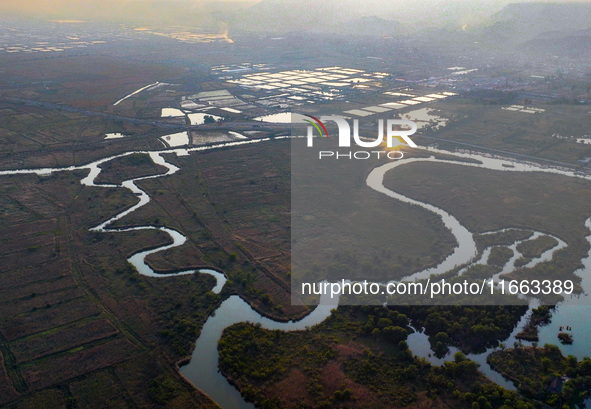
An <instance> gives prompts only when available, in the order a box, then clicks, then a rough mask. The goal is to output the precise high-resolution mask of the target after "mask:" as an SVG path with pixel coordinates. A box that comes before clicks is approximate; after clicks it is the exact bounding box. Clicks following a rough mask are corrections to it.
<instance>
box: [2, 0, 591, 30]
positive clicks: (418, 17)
mask: <svg viewBox="0 0 591 409" xmlns="http://www.w3.org/2000/svg"><path fill="white" fill-rule="evenodd" d="M511 3H586V4H591V0H585V1H573V0H566V1H560V2H553V1H550V0H542V1H535V0H520V1H511V0H493V1H487V2H484V1H479V0H460V1H453V0H411V1H403V0H394V1H388V0H368V1H365V2H362V3H359V2H356V1H352V0H333V1H330V0H329V1H318V0H304V1H294V0H106V1H97V0H83V1H76V0H42V1H39V0H4V1H2V3H1V4H0V13H2V14H3V15H5V16H17V17H23V16H24V17H34V18H45V19H80V20H88V21H111V22H116V23H132V24H134V23H137V24H140V23H146V24H174V23H178V25H185V24H190V25H192V24H193V23H195V24H203V23H204V22H205V23H207V22H211V20H212V19H213V17H212V14H213V15H214V16H215V19H217V20H224V17H225V16H229V17H230V19H231V18H232V13H235V12H236V10H240V9H245V8H250V10H249V12H250V11H252V10H257V9H258V10H265V9H267V10H268V9H269V8H271V9H272V8H278V9H281V8H282V7H284V8H285V10H282V11H283V12H288V11H289V10H290V9H292V11H293V12H294V13H297V12H299V10H301V8H302V7H304V8H305V9H306V10H308V9H309V10H314V13H312V14H315V15H316V16H315V18H317V19H320V21H321V22H322V21H323V20H326V21H328V22H330V21H331V17H333V16H331V14H342V15H346V16H349V17H350V18H349V20H354V19H355V18H361V17H369V16H375V17H379V18H381V19H384V20H387V21H396V22H399V23H402V24H403V25H404V26H405V27H406V29H407V30H410V31H414V30H415V29H423V28H440V27H447V28H449V27H467V26H477V25H480V24H483V23H485V22H487V21H488V20H489V19H490V18H491V17H492V16H493V15H494V14H495V13H497V12H499V11H501V10H502V9H503V7H505V6H506V5H508V4H511ZM353 13H354V14H353ZM306 14H308V13H306ZM336 21H337V22H338V21H339V20H338V19H336ZM270 23H271V25H272V22H270ZM257 24H258V25H261V27H258V26H257V27H256V28H260V29H261V30H264V29H265V23H264V22H262V23H257Z"/></svg>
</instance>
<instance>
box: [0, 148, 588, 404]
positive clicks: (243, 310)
mask: <svg viewBox="0 0 591 409" xmlns="http://www.w3.org/2000/svg"><path fill="white" fill-rule="evenodd" d="M284 138H287V137H282V138H280V139H284ZM275 139H278V138H275ZM270 140H271V139H270V138H263V139H254V140H243V141H237V142H229V143H222V144H217V145H211V146H203V147H197V148H189V149H182V150H177V149H169V150H163V151H132V152H126V153H123V154H119V155H114V156H111V157H107V158H103V159H99V160H97V161H94V162H92V163H89V164H87V165H82V166H69V167H63V168H45V169H18V170H8V171H0V176H2V175H18V174H38V175H47V174H51V173H53V172H64V171H74V170H80V169H87V170H89V174H88V176H86V177H85V178H83V179H82V180H81V183H82V184H84V185H86V186H97V187H108V188H114V187H122V188H126V189H128V190H130V191H131V192H133V193H134V194H135V195H136V196H137V197H138V199H139V200H138V203H136V204H135V205H134V206H132V207H130V208H129V209H127V210H125V211H122V212H120V213H118V214H116V215H114V216H113V217H111V218H110V219H108V220H106V221H104V222H102V223H100V224H99V225H97V226H94V227H91V228H90V230H91V231H97V232H118V231H121V232H123V231H130V230H147V229H152V230H160V231H162V232H164V233H166V234H168V235H169V236H170V238H171V240H172V243H170V244H167V245H163V246H160V247H158V248H154V249H150V250H145V251H140V252H137V253H135V254H133V255H132V256H131V257H129V259H128V261H129V262H130V263H131V264H132V265H133V266H134V267H135V268H136V269H137V271H138V272H139V273H140V274H142V275H145V276H149V277H157V278H160V279H162V278H165V277H168V276H171V275H182V274H195V273H201V274H209V275H212V276H214V277H215V278H216V285H215V286H214V288H213V289H212V291H214V292H216V293H219V292H220V291H221V290H222V288H223V286H224V284H225V282H226V278H225V277H224V275H223V274H222V273H220V272H217V271H214V270H211V269H201V270H197V271H195V270H181V271H176V272H174V273H170V274H159V273H156V272H154V271H153V270H152V268H151V267H150V266H149V265H148V264H147V263H146V262H145V258H146V257H147V256H148V255H150V254H154V253H156V252H159V251H164V250H167V249H170V248H173V247H177V246H181V245H183V244H184V243H185V241H186V240H187V238H186V237H185V236H184V235H183V234H182V233H180V232H178V231H176V230H173V229H170V228H167V227H160V226H149V225H148V226H140V227H132V228H119V229H116V228H109V226H110V225H111V224H112V223H114V222H115V221H117V220H120V219H122V218H123V217H125V216H127V215H129V214H130V213H132V212H134V211H136V210H137V209H139V208H140V207H142V206H145V205H146V204H147V203H149V201H150V197H149V195H148V194H147V193H146V192H145V191H143V190H141V189H140V188H139V187H137V185H136V184H135V182H137V181H140V180H145V179H151V178H159V177H166V176H169V175H172V174H174V173H176V172H177V171H178V170H179V168H178V167H176V166H175V165H173V164H170V163H168V162H167V161H166V160H165V159H164V157H163V156H162V154H177V155H186V153H187V152H197V151H205V150H211V149H220V148H227V147H232V146H240V145H244V144H252V143H261V142H267V141H270ZM431 150H432V151H434V153H439V152H441V153H445V154H448V155H454V156H457V157H460V158H470V159H476V160H478V161H480V162H481V163H480V164H477V163H468V162H457V161H450V160H441V159H435V158H420V159H418V158H414V159H404V160H399V161H393V162H388V163H387V164H385V165H382V166H379V167H377V168H375V169H374V170H373V171H372V172H371V173H370V174H369V176H368V177H367V186H368V187H369V188H371V189H374V190H376V191H378V192H380V193H382V194H385V195H387V196H389V197H391V198H393V199H395V200H400V201H403V202H406V203H410V204H415V205H418V206H421V207H423V208H424V209H426V210H428V211H431V212H434V213H436V214H438V215H439V216H440V217H441V218H442V220H443V223H444V225H445V226H446V227H447V228H448V229H449V230H450V231H451V232H452V234H453V235H454V237H455V238H456V241H457V243H458V245H457V247H456V248H455V249H454V251H453V253H452V254H451V255H449V256H448V257H447V258H446V259H445V260H444V261H443V262H442V263H440V264H439V265H438V266H436V267H433V268H429V269H425V270H423V271H420V272H418V273H415V274H413V275H411V276H409V277H406V278H405V279H406V280H408V279H410V280H413V279H420V278H426V277H429V276H431V275H432V274H441V273H443V272H445V271H448V270H449V269H451V268H454V267H456V266H459V265H462V264H466V263H468V264H479V263H480V264H484V263H485V262H486V258H487V255H488V252H489V251H490V249H485V251H484V253H483V254H482V255H481V256H480V257H479V258H478V259H476V258H477V251H476V244H475V242H474V238H473V233H472V232H470V231H469V230H468V229H467V228H466V227H464V226H462V224H461V223H460V222H459V221H458V220H457V219H456V218H455V217H453V216H452V215H451V214H449V213H447V212H445V211H444V210H442V209H440V208H438V207H436V206H433V205H431V204H429V203H424V202H420V201H418V200H414V199H411V198H409V197H406V196H404V195H402V194H400V193H397V192H394V191H392V190H390V189H388V188H386V187H385V186H384V184H383V180H384V176H385V175H386V174H387V173H388V172H390V171H393V170H394V169H395V168H396V167H398V166H403V165H405V164H409V163H413V162H425V161H429V162H441V163H453V164H454V165H461V166H469V167H480V168H484V169H489V170H498V171H509V172H511V171H512V172H548V173H557V174H561V175H564V176H569V177H580V178H585V179H587V180H591V178H590V177H584V176H581V175H576V174H574V173H573V172H570V171H565V170H558V169H550V168H545V167H540V166H536V165H534V164H525V163H516V162H513V161H508V160H505V159H498V158H490V157H485V156H481V155H475V154H466V153H463V154H462V153H455V152H448V151H438V150H434V149H431ZM135 153H143V154H148V155H149V156H150V158H151V159H152V161H153V162H154V163H155V164H158V165H162V166H164V167H165V168H166V169H167V171H166V173H164V174H159V175H151V176H145V177H138V178H134V179H129V180H126V181H124V182H122V183H121V185H114V184H97V183H95V180H96V177H97V176H98V175H99V173H100V171H101V169H100V167H99V165H100V164H102V163H105V162H108V161H110V160H113V159H116V158H119V157H123V156H127V155H131V154H135ZM585 225H586V227H587V228H588V229H590V230H591V218H590V219H587V221H586V223H585ZM541 234H542V233H540V232H535V231H532V235H533V236H532V237H536V235H537V236H539V235H541ZM555 239H557V241H558V244H557V245H556V246H555V247H554V248H552V249H550V250H548V251H546V252H545V253H544V254H542V255H541V256H540V257H538V258H536V259H534V260H532V261H531V262H530V263H529V264H528V267H531V266H533V265H535V264H536V263H539V262H542V261H545V260H550V259H551V258H552V255H553V254H554V252H555V251H556V250H558V249H560V248H562V247H564V246H565V245H566V243H564V242H563V241H562V240H560V239H559V238H557V237H555ZM587 240H588V241H589V242H590V244H591V235H589V236H587ZM517 244H518V243H517V242H516V243H513V244H512V245H511V246H510V248H511V249H513V250H514V252H515V253H516V254H515V255H514V257H512V259H511V260H509V262H508V263H507V264H506V265H505V266H504V267H503V271H502V272H501V273H503V272H508V271H511V269H512V268H513V267H514V265H513V263H514V262H515V260H516V259H517V258H518V256H519V254H518V252H517V250H516V246H517ZM582 262H583V265H584V267H583V268H581V269H580V270H578V271H577V272H576V274H578V275H580V276H581V277H582V287H583V290H584V295H582V296H580V297H571V298H569V299H566V300H565V301H564V302H563V303H561V304H560V305H559V306H558V307H557V309H556V311H555V312H554V314H553V318H552V323H551V324H550V325H547V326H545V327H542V328H541V330H540V344H544V343H554V344H555V343H556V341H557V339H556V333H557V332H558V327H559V326H560V325H563V326H564V325H570V326H572V327H573V332H574V334H575V335H574V338H575V343H574V344H573V345H571V346H564V345H561V346H560V348H561V349H562V351H563V352H564V353H565V354H573V355H575V356H577V357H578V358H582V357H583V356H585V355H588V354H589V352H590V351H587V350H585V348H586V347H588V346H589V345H591V307H590V306H589V305H588V304H590V302H589V301H591V300H589V299H588V298H587V297H588V294H591V277H589V272H591V250H590V253H589V255H588V256H587V257H586V258H585V259H584V260H583V261H582ZM497 277H498V274H497ZM337 306H338V298H334V299H332V300H331V299H329V298H327V297H324V298H322V299H321V302H320V305H319V306H318V307H316V308H315V309H314V310H313V311H312V312H311V313H310V314H309V315H307V316H306V317H305V318H303V319H302V320H299V321H290V322H277V321H274V320H272V319H269V318H266V317H263V316H262V315H260V314H259V313H258V312H256V311H255V310H253V309H252V307H251V306H250V305H249V304H247V303H246V302H245V301H244V300H242V299H241V298H240V297H238V296H231V297H229V298H227V299H226V300H224V301H223V302H222V303H221V305H220V306H219V307H218V308H217V309H216V310H215V312H214V313H212V315H211V316H210V317H209V318H208V319H207V321H206V322H205V324H204V326H203V328H202V330H201V334H200V336H199V338H198V339H197V341H196V346H195V350H194V351H193V355H192V358H191V360H190V362H189V363H188V364H187V365H186V366H184V367H182V368H181V372H182V373H183V375H184V376H185V377H186V378H187V379H189V380H190V381H191V382H192V383H193V384H194V385H195V386H196V387H197V388H199V389H201V390H202V391H203V392H205V393H206V394H207V395H209V396H210V397H211V398H212V399H213V400H214V401H215V402H217V403H218V404H219V405H220V406H222V407H223V408H226V409H231V408H253V407H254V406H253V405H252V404H250V403H248V402H245V401H244V399H243V398H242V396H241V395H240V393H239V392H238V391H237V390H236V389H235V388H234V387H233V386H232V385H231V384H230V383H229V382H228V381H227V379H226V378H225V377H223V376H222V375H221V374H220V373H219V371H218V352H217V344H218V341H219V339H220V337H221V334H222V331H223V330H224V328H226V327H228V326H230V325H232V324H235V323H238V322H252V323H259V324H261V325H262V326H263V327H264V328H268V329H279V330H284V331H297V330H302V329H305V328H306V327H310V326H313V325H316V324H319V323H321V322H322V321H324V320H325V319H326V318H327V317H328V316H330V311H331V310H332V309H333V308H336V307H337ZM535 306H536V304H535V301H532V302H531V303H530V311H531V308H532V307H535ZM528 314H529V312H528ZM527 318H528V316H527V315H526V316H524V317H523V318H522V319H521V322H520V323H519V325H518V326H516V328H515V329H514V331H513V333H512V334H511V336H510V337H509V338H508V339H507V340H504V343H505V344H507V346H512V344H513V342H514V340H515V335H516V333H517V332H518V331H519V330H520V329H521V328H522V327H523V325H525V323H526V322H527ZM408 344H409V347H410V348H411V350H412V351H413V353H414V354H415V355H418V356H422V357H425V358H426V359H428V360H429V361H430V362H432V363H433V364H436V365H438V364H441V363H442V362H443V361H445V360H449V359H450V355H451V354H453V353H454V352H455V349H453V348H451V349H450V353H449V354H448V355H447V356H446V357H444V358H442V359H437V358H435V356H434V354H433V353H432V351H431V350H430V347H429V343H428V339H427V337H426V335H424V334H423V333H422V332H420V331H417V332H415V333H413V334H411V335H410V336H409V339H408ZM493 350H494V349H492V348H491V349H489V350H487V351H486V352H484V353H482V354H471V355H469V358H470V359H473V360H475V361H476V362H478V363H479V364H480V369H481V370H482V371H483V372H484V373H485V374H486V375H487V376H489V377H490V378H491V379H492V380H494V381H495V382H497V383H499V384H501V385H503V386H505V387H508V388H511V389H514V387H513V385H512V384H511V383H510V382H508V381H506V380H505V379H503V378H502V376H500V375H499V374H498V373H496V372H494V371H493V370H492V369H491V368H490V367H489V366H488V364H487V363H486V357H487V356H488V355H489V354H490V352H491V351H493Z"/></svg>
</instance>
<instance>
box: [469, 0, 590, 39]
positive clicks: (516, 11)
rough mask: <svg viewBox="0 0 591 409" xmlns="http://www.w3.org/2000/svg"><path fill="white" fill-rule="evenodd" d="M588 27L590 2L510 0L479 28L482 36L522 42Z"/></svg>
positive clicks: (553, 36)
mask: <svg viewBox="0 0 591 409" xmlns="http://www.w3.org/2000/svg"><path fill="white" fill-rule="evenodd" d="M589 28H591V4H590V3H513V4H508V5H507V6H505V7H504V8H503V9H502V10H501V11H499V12H498V13H496V14H494V15H493V16H492V17H491V19H490V22H489V24H488V25H487V26H485V27H483V28H482V29H480V30H479V31H480V32H479V35H480V37H481V38H482V39H483V40H488V41H495V42H502V43H505V44H512V45H515V44H522V43H525V42H528V41H531V40H534V39H536V38H539V39H542V36H543V34H544V33H548V34H547V35H546V37H548V38H553V39H555V38H557V37H559V36H562V37H564V36H567V35H569V34H570V33H574V32H576V31H579V30H585V29H589Z"/></svg>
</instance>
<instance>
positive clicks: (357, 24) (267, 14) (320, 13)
mask: <svg viewBox="0 0 591 409" xmlns="http://www.w3.org/2000/svg"><path fill="white" fill-rule="evenodd" d="M377 14H379V16H378V15H377ZM392 15H395V12H394V11H393V10H392V7H384V6H383V2H381V1H380V0H366V1H357V0H263V1H261V2H260V3H257V4H256V5H254V6H252V7H249V8H248V9H246V10H241V11H240V12H234V13H223V14H222V13H216V17H217V18H219V19H220V20H224V21H225V22H227V23H228V25H229V27H230V29H231V30H232V29H235V30H247V31H258V32H277V33H285V32H297V31H306V32H332V33H346V34H362V35H377V36H382V35H398V34H400V33H401V25H400V23H399V22H397V21H395V20H392V19H390V16H392Z"/></svg>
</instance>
